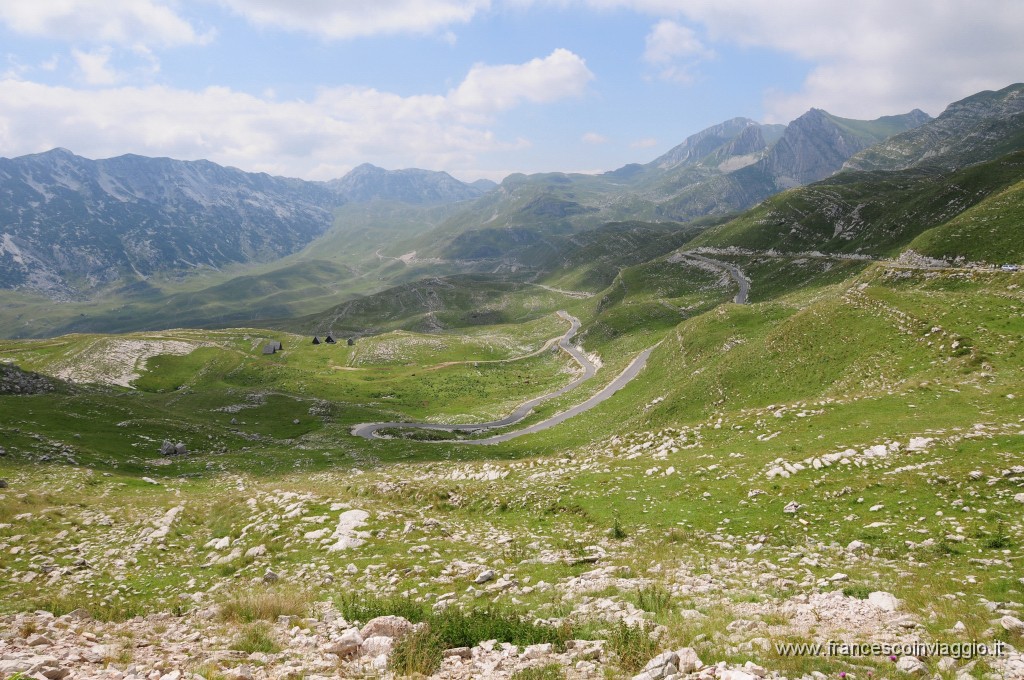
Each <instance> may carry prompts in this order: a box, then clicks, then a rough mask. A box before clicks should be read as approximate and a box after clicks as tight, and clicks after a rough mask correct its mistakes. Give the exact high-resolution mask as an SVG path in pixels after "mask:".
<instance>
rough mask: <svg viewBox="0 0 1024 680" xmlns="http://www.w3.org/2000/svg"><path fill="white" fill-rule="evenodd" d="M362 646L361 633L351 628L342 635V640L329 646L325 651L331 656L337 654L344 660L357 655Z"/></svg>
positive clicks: (339, 639)
mask: <svg viewBox="0 0 1024 680" xmlns="http://www.w3.org/2000/svg"><path fill="white" fill-rule="evenodd" d="M362 644H363V636H362V635H360V634H359V631H358V630H357V629H355V628H349V629H348V630H346V631H345V632H344V633H342V634H341V637H340V638H338V639H337V640H334V641H332V642H331V643H330V644H329V645H327V647H326V648H325V651H326V652H328V653H329V654H337V655H338V656H340V657H341V658H343V659H344V658H347V657H350V656H353V655H354V654H356V653H357V652H358V651H359V647H360V645H362Z"/></svg>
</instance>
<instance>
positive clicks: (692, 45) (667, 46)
mask: <svg viewBox="0 0 1024 680" xmlns="http://www.w3.org/2000/svg"><path fill="white" fill-rule="evenodd" d="M646 43H647V47H646V49H645V50H644V59H645V60H647V61H648V62H650V63H652V64H669V63H672V62H673V61H675V60H676V59H679V58H680V57H690V58H693V57H708V56H711V51H710V50H709V49H708V48H706V47H705V46H704V43H702V42H701V41H700V39H699V38H698V37H697V34H696V33H695V32H694V30H693V29H692V28H690V27H689V26H683V25H682V24H677V23H676V22H674V21H671V20H669V19H663V20H661V21H659V22H658V23H657V24H656V25H655V26H654V28H653V29H651V32H650V33H649V34H648V35H647V40H646Z"/></svg>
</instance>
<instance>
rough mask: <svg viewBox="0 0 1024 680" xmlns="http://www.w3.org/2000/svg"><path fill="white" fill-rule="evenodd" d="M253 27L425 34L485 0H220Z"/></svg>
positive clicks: (334, 33) (351, 34)
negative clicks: (254, 25)
mask: <svg viewBox="0 0 1024 680" xmlns="http://www.w3.org/2000/svg"><path fill="white" fill-rule="evenodd" d="M220 1H221V4H223V5H225V6H227V7H229V8H230V9H231V10H232V11H234V12H235V13H236V14H239V15H240V16H242V17H244V18H245V19H246V20H247V21H249V22H250V23H253V24H256V25H257V26H269V27H273V28H284V29H287V30H293V31H302V32H306V33H313V34H315V35H320V36H323V37H325V38H335V39H339V38H355V37H361V36H371V35H380V34H397V33H430V32H433V31H435V30H439V29H443V28H446V27H448V26H450V25H452V24H458V23H466V22H468V21H469V20H471V19H472V18H473V17H474V16H475V15H476V14H477V13H478V12H480V11H482V10H486V9H487V8H488V7H490V0H341V1H339V0H220Z"/></svg>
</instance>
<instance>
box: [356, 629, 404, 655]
mask: <svg viewBox="0 0 1024 680" xmlns="http://www.w3.org/2000/svg"><path fill="white" fill-rule="evenodd" d="M394 644H395V640H394V638H391V637H388V636H387V635H373V636H371V637H367V638H363V644H361V645H360V646H359V653H360V655H362V656H370V657H374V658H377V657H381V656H383V657H387V655H388V654H390V653H391V648H392V647H393V646H394Z"/></svg>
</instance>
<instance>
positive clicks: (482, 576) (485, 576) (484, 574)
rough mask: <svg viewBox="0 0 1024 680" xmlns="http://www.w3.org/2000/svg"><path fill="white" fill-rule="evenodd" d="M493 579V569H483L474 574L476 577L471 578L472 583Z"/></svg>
mask: <svg viewBox="0 0 1024 680" xmlns="http://www.w3.org/2000/svg"><path fill="white" fill-rule="evenodd" d="M493 580H494V570H493V569H485V570H484V571H481V572H480V573H479V574H477V575H476V578H475V579H473V583H487V582H488V581H493Z"/></svg>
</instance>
